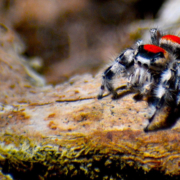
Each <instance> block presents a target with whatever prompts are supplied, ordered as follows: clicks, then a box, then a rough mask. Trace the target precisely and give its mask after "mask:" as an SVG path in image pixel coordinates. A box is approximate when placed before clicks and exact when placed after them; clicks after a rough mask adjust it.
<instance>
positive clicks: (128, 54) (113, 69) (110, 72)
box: [98, 48, 134, 99]
mask: <svg viewBox="0 0 180 180" xmlns="http://www.w3.org/2000/svg"><path fill="white" fill-rule="evenodd" d="M133 65H134V50H133V49H131V48H129V49H126V50H125V51H124V52H122V53H121V54H120V56H118V57H117V58H116V59H115V61H114V63H113V64H112V65H111V66H109V67H108V68H107V69H106V70H105V71H104V73H103V75H102V85H101V87H100V92H99V94H98V99H101V98H102V97H103V94H104V91H105V90H106V89H107V90H108V91H109V92H110V93H111V94H112V95H113V98H116V97H117V92H116V91H115V89H114V87H113V79H114V78H115V77H116V76H117V75H119V74H122V75H124V76H126V74H127V73H128V71H129V70H130V69H132V67H133Z"/></svg>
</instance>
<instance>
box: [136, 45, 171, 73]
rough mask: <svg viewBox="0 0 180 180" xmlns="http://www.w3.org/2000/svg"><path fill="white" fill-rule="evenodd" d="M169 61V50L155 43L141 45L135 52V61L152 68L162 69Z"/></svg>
mask: <svg viewBox="0 0 180 180" xmlns="http://www.w3.org/2000/svg"><path fill="white" fill-rule="evenodd" d="M169 61H170V58H169V54H168V53H167V51H165V50H164V49H163V48H161V47H159V46H156V45H153V44H146V45H140V46H139V47H138V49H137V50H136V52H135V62H136V63H138V64H139V65H141V66H145V67H148V68H149V69H150V70H151V69H152V70H157V71H162V70H163V69H164V68H165V67H166V65H167V63H168V62H169Z"/></svg>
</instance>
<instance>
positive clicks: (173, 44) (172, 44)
mask: <svg viewBox="0 0 180 180" xmlns="http://www.w3.org/2000/svg"><path fill="white" fill-rule="evenodd" d="M160 46H161V47H162V48H164V49H165V50H167V51H168V52H170V53H172V54H173V55H175V57H176V58H177V59H180V37H178V36H174V35H165V36H162V37H161V39H160Z"/></svg>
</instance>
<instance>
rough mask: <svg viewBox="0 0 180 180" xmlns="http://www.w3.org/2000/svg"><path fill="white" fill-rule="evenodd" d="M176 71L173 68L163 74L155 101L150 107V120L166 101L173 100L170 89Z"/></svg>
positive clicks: (155, 94)
mask: <svg viewBox="0 0 180 180" xmlns="http://www.w3.org/2000/svg"><path fill="white" fill-rule="evenodd" d="M174 75H175V74H174V69H173V68H171V66H170V67H169V68H168V69H166V70H165V71H164V72H163V73H162V74H161V79H160V82H159V84H158V86H157V88H156V89H155V90H154V101H153V102H152V103H151V105H150V112H149V116H148V117H149V119H151V118H152V117H153V116H154V115H155V113H156V111H157V110H158V109H160V108H161V107H162V106H163V104H164V101H168V100H171V99H172V98H171V96H170V95H169V94H170V90H169V87H170V86H171V84H173V82H174Z"/></svg>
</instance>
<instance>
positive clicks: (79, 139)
mask: <svg viewBox="0 0 180 180" xmlns="http://www.w3.org/2000/svg"><path fill="white" fill-rule="evenodd" d="M10 32H11V31H7V32H4V33H5V34H4V35H5V36H7V37H9V36H11V37H12V40H11V41H9V42H8V43H7V41H6V40H5V42H4V43H7V46H8V49H9V50H8V51H7V49H6V48H5V47H4V46H3V45H1V46H0V52H1V53H0V67H1V71H0V77H1V81H0V83H1V85H0V92H1V95H0V102H1V104H0V166H1V168H2V172H3V173H5V174H6V173H11V174H12V176H13V178H14V179H22V180H25V179H26V180H27V179H48V180H49V179H58V178H61V179H152V178H155V177H158V178H162V179H171V178H172V177H174V178H175V177H179V175H180V157H179V153H180V147H179V143H180V123H179V121H178V119H179V116H177V117H176V119H175V120H172V121H173V125H172V123H171V125H169V124H168V123H166V118H167V116H166V115H164V114H166V113H167V112H166V111H165V110H162V111H159V112H158V114H157V116H156V118H155V119H154V121H153V122H151V124H150V125H149V126H148V127H149V132H145V131H144V128H145V127H146V126H147V125H148V124H149V122H148V120H147V118H146V115H147V111H148V104H147V102H146V100H141V101H135V100H134V99H133V96H134V94H126V95H123V94H124V93H123V91H122V90H119V92H118V93H119V94H121V95H122V96H121V95H119V97H121V98H119V99H117V100H112V99H111V96H110V95H108V94H106V95H105V97H104V98H103V99H102V100H98V99H97V98H96V97H97V94H98V91H99V87H100V85H101V73H98V74H97V75H96V76H94V77H93V76H92V75H91V74H84V75H81V76H74V77H72V78H71V79H70V80H69V81H67V82H65V83H62V84H59V85H56V86H54V87H53V86H51V85H43V84H41V85H42V86H41V87H38V86H35V85H38V83H35V84H34V83H33V80H34V81H36V82H39V79H38V75H37V78H36V77H35V76H31V73H30V74H29V73H28V72H27V68H26V67H27V65H25V63H24V59H23V57H22V56H21V55H20V54H19V51H16V47H15V44H16V41H15V42H14V41H13V39H16V38H17V37H16V35H15V34H12V33H10ZM8 33H9V34H8ZM1 38H2V39H3V36H1ZM28 68H29V69H30V67H28ZM30 71H31V69H30ZM124 83H126V80H125V79H123V78H119V79H117V82H116V85H117V87H119V86H121V85H123V84H124ZM177 114H178V113H177ZM168 117H169V116H168ZM164 124H165V126H164ZM161 127H162V128H161ZM164 127H166V129H164Z"/></svg>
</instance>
